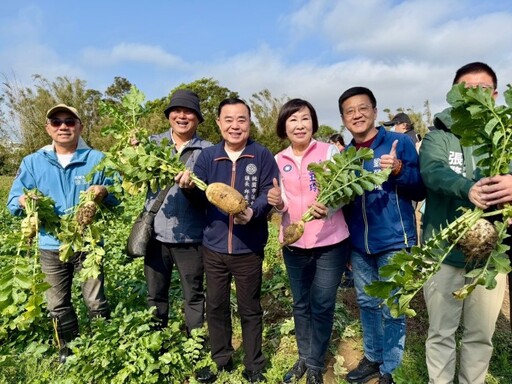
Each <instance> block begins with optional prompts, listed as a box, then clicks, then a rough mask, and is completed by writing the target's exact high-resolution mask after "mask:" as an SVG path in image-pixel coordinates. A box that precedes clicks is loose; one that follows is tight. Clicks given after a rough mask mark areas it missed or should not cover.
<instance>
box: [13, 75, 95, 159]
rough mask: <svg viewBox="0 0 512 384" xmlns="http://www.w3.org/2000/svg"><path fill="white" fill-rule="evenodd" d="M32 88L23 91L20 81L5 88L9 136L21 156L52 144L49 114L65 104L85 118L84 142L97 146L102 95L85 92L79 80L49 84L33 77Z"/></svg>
mask: <svg viewBox="0 0 512 384" xmlns="http://www.w3.org/2000/svg"><path fill="white" fill-rule="evenodd" d="M33 81H34V85H33V87H24V86H21V85H20V84H18V82H17V81H15V80H13V81H6V82H4V84H3V95H4V97H5V98H6V107H7V109H8V115H9V117H10V119H9V122H10V124H11V126H10V127H9V131H10V132H9V133H10V135H11V137H14V138H16V141H18V142H20V144H21V148H22V149H21V152H20V153H21V154H22V155H25V154H28V153H31V152H34V151H36V150H37V149H39V148H41V147H43V146H44V145H46V144H48V143H49V140H50V139H49V137H48V135H47V133H46V131H45V129H44V125H45V120H46V111H47V110H48V109H50V108H51V107H52V106H54V105H55V104H59V103H65V104H68V105H71V106H73V107H75V108H77V109H78V111H79V113H80V116H81V118H82V124H83V126H84V130H83V133H82V136H83V138H84V139H85V140H86V141H87V142H89V143H90V144H91V145H93V146H94V143H93V142H94V139H95V138H97V137H98V129H97V127H98V123H99V121H100V116H99V114H98V108H97V104H98V101H99V99H100V97H101V93H100V92H98V91H96V90H92V89H87V88H86V83H85V81H83V80H80V79H73V80H72V79H69V78H68V77H57V79H56V80H55V81H49V80H47V79H46V78H44V77H42V76H40V75H34V76H33Z"/></svg>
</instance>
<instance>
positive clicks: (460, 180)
mask: <svg viewBox="0 0 512 384" xmlns="http://www.w3.org/2000/svg"><path fill="white" fill-rule="evenodd" d="M451 123H452V121H451V116H450V109H446V110H444V111H443V112H441V113H439V114H437V115H436V116H435V119H434V127H435V129H434V130H432V131H431V132H429V133H428V134H427V135H426V136H425V138H424V139H423V142H422V144H421V147H420V172H421V177H422V178H423V182H424V183H425V186H426V188H427V197H426V202H425V213H424V214H423V235H422V237H423V240H426V239H428V238H429V237H430V236H431V235H432V231H434V230H435V231H436V232H437V231H439V228H440V227H441V226H443V227H444V226H446V224H447V223H450V222H452V221H453V220H454V219H455V218H457V217H458V216H460V215H461V214H462V212H461V211H460V210H458V208H459V207H468V208H471V209H472V208H474V205H473V203H471V202H470V201H469V198H468V193H469V190H470V189H471V187H472V186H473V184H475V183H476V182H477V181H478V180H479V179H480V178H481V177H482V175H481V170H480V169H479V168H477V166H476V164H477V162H478V160H479V159H478V158H475V157H473V156H472V153H473V147H462V146H461V144H460V142H459V139H458V138H457V136H455V135H454V134H453V133H452V132H451V130H450V128H451ZM444 262H445V264H449V265H452V266H454V267H458V268H464V267H465V266H466V261H465V259H464V255H463V254H462V252H461V251H460V250H459V249H455V250H454V251H452V252H451V254H450V255H448V257H447V258H446V259H445V261H444Z"/></svg>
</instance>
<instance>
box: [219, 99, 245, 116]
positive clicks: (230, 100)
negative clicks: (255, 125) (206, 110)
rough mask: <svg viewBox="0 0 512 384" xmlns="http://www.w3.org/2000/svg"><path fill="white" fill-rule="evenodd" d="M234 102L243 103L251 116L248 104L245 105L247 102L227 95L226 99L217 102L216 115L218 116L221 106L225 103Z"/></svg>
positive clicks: (232, 103) (231, 103)
mask: <svg viewBox="0 0 512 384" xmlns="http://www.w3.org/2000/svg"><path fill="white" fill-rule="evenodd" d="M234 104H243V105H245V106H246V108H247V111H249V117H251V108H250V107H249V105H247V103H246V102H245V101H243V100H242V99H239V98H238V97H229V98H227V99H224V100H222V101H221V102H220V104H219V107H218V108H217V117H219V116H220V112H221V111H222V108H223V107H224V106H225V105H234Z"/></svg>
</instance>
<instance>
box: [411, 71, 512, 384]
mask: <svg viewBox="0 0 512 384" xmlns="http://www.w3.org/2000/svg"><path fill="white" fill-rule="evenodd" d="M459 83H465V84H466V87H477V86H480V87H482V88H484V89H488V91H489V92H492V94H493V97H494V98H496V97H497V91H496V88H497V77H496V74H495V73H494V71H493V70H492V68H491V67H489V66H488V65H487V64H484V63H480V62H475V63H469V64H467V65H465V66H463V67H461V68H460V69H459V70H458V71H457V73H456V75H455V78H454V81H453V84H459ZM451 123H452V122H451V116H450V109H447V110H445V111H443V112H441V113H439V114H437V115H436V116H435V119H434V125H435V128H436V129H435V130H432V131H431V132H429V133H428V134H427V135H426V137H425V138H424V139H423V143H422V145H421V148H420V172H421V176H422V178H423V182H424V183H425V186H426V188H427V197H426V206H425V213H424V215H423V239H428V238H429V237H430V236H431V235H432V232H433V231H434V230H436V231H437V230H438V229H439V227H440V226H444V225H446V223H447V222H452V221H453V220H454V219H455V218H456V217H458V216H460V215H461V214H462V212H461V211H460V210H458V209H459V208H460V207H467V208H474V207H475V206H476V207H479V208H482V209H485V208H487V207H488V206H490V205H493V204H496V203H498V202H499V203H503V202H506V201H511V200H512V176H511V175H505V176H497V177H494V178H483V179H482V175H481V170H480V169H479V168H478V167H477V166H476V164H477V162H478V158H476V157H475V156H474V155H473V150H474V148H472V147H463V146H462V145H461V144H460V140H459V138H458V137H457V136H455V135H454V134H453V133H452V132H451V130H450V128H451ZM465 267H466V261H465V258H464V255H463V254H462V252H461V251H460V250H454V251H453V252H452V253H451V254H450V255H449V256H448V257H447V258H446V259H445V261H444V263H443V265H442V267H441V269H440V271H439V272H438V273H436V274H435V275H434V276H433V277H432V278H431V279H430V280H429V281H428V282H427V283H426V284H425V286H424V291H423V292H424V296H425V301H426V304H427V310H428V317H429V330H428V337H427V342H426V363H427V368H428V374H429V383H436V384H438V383H453V380H454V376H455V365H456V341H455V332H456V330H457V329H458V327H459V323H460V321H461V319H463V320H462V321H463V333H462V340H461V346H460V366H459V375H458V376H459V378H458V379H459V383H460V384H479V383H480V384H483V383H484V382H485V376H486V373H487V370H488V367H489V361H490V359H491V355H492V350H493V347H492V341H491V340H492V335H493V333H494V329H495V324H496V320H497V318H498V315H499V313H500V309H501V305H502V302H503V296H504V292H505V284H506V279H505V278H506V276H505V275H504V274H499V275H498V276H497V278H496V280H497V282H498V284H497V286H496V288H495V289H493V290H487V289H485V287H483V286H478V287H477V288H476V289H475V290H474V291H473V293H471V295H469V296H468V297H467V298H466V299H465V300H458V299H456V298H454V296H453V295H452V292H454V291H456V290H457V289H459V288H461V287H462V286H463V285H464V284H465V283H466V282H467V281H466V280H467V278H466V277H465V273H466V269H465Z"/></svg>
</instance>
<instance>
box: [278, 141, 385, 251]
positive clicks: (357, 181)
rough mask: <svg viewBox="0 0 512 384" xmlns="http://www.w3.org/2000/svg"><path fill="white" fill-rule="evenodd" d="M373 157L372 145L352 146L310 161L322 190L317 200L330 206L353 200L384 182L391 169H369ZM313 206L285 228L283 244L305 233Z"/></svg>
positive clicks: (311, 217) (310, 168) (319, 187)
mask: <svg viewBox="0 0 512 384" xmlns="http://www.w3.org/2000/svg"><path fill="white" fill-rule="evenodd" d="M372 158H373V150H371V149H370V148H360V149H359V150H356V149H355V147H349V148H347V149H346V150H344V151H343V152H341V153H339V154H336V155H334V156H333V157H332V159H330V160H326V161H323V162H321V163H310V164H309V165H308V170H310V171H312V172H313V173H314V174H315V183H316V186H317V188H318V190H319V192H318V196H317V198H316V201H318V202H319V203H322V204H324V205H325V206H327V207H329V208H335V207H337V206H340V205H341V204H347V203H349V202H351V201H352V200H353V199H354V198H355V197H356V196H361V195H362V194H363V193H364V191H371V190H373V189H375V186H377V185H381V184H382V183H384V182H385V181H386V180H387V179H388V177H389V174H390V172H391V171H390V170H389V169H386V170H382V171H379V172H375V173H374V172H369V171H367V170H365V169H364V168H363V162H364V161H365V160H371V159H372ZM312 212H313V207H311V208H309V209H308V210H307V211H306V212H305V213H304V214H303V215H302V218H301V220H299V221H297V222H294V223H292V224H290V225H289V226H287V227H286V228H285V229H284V231H283V245H288V244H292V243H294V242H296V241H297V240H298V239H300V237H301V236H302V235H303V234H304V224H305V223H307V222H308V221H311V220H313V219H314V217H313V214H312Z"/></svg>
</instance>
